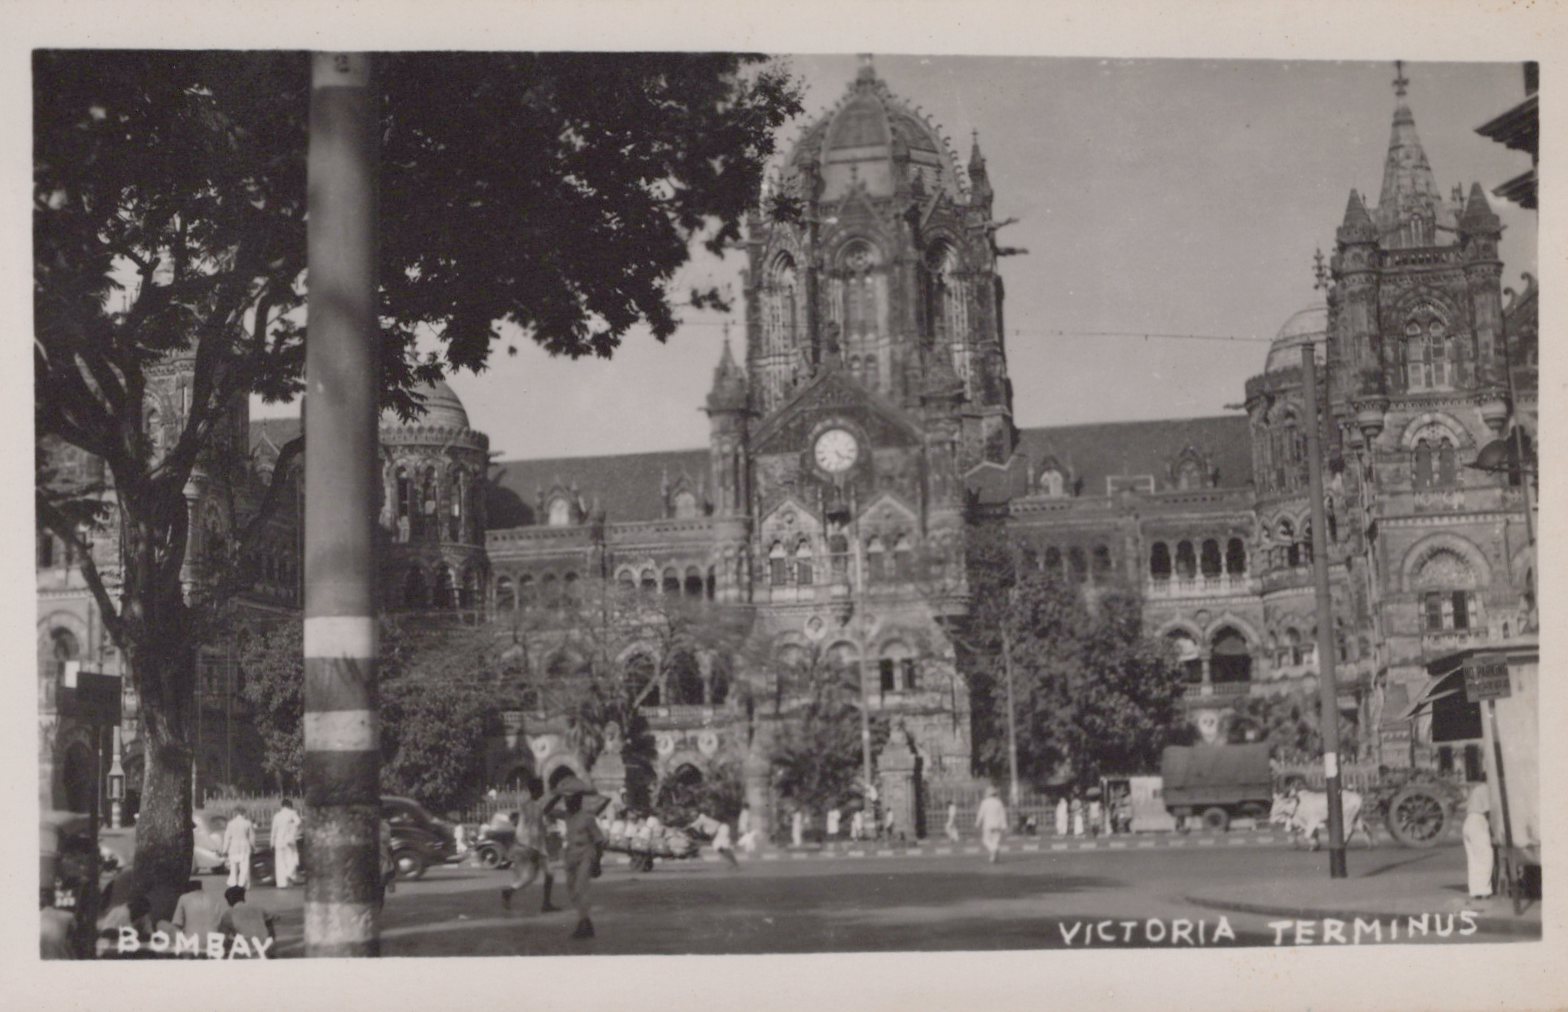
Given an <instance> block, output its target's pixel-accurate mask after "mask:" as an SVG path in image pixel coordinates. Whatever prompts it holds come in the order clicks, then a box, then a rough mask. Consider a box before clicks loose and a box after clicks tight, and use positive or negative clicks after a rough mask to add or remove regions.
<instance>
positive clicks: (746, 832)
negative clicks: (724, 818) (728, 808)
mask: <svg viewBox="0 0 1568 1012" xmlns="http://www.w3.org/2000/svg"><path fill="white" fill-rule="evenodd" d="M735 830H736V832H737V833H738V834H739V835H738V836H737V838H736V840H735V842H736V844H737V845H739V847H740V849H741V850H744V851H745V852H746V853H747V854H755V853H756V852H757V830H756V828H755V827H754V826H752V824H751V805H749V804H747V803H746V802H744V801H742V802H741V803H740V816H739V817H738V818H737V819H736V823H735Z"/></svg>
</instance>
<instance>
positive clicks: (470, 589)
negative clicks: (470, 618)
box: [458, 569, 480, 608]
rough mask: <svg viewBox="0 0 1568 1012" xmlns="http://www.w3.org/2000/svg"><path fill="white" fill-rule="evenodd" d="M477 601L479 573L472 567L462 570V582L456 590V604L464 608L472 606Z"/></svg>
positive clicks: (474, 605) (476, 604)
mask: <svg viewBox="0 0 1568 1012" xmlns="http://www.w3.org/2000/svg"><path fill="white" fill-rule="evenodd" d="M479 603H480V602H479V574H478V573H477V572H475V571H474V570H472V569H467V570H464V572H463V583H462V586H461V587H460V588H459V590H458V604H459V605H461V606H462V607H464V608H474V607H478V605H479Z"/></svg>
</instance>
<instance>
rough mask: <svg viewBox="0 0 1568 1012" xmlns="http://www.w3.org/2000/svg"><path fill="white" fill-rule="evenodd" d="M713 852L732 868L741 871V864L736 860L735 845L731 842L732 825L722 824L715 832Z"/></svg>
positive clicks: (719, 824)
mask: <svg viewBox="0 0 1568 1012" xmlns="http://www.w3.org/2000/svg"><path fill="white" fill-rule="evenodd" d="M713 852H714V853H715V854H717V855H719V856H720V857H722V858H723V859H724V860H726V861H728V862H729V864H730V867H731V868H734V869H737V870H738V869H739V868H740V862H739V861H737V860H735V845H734V844H733V843H731V842H730V824H729V823H728V822H720V823H718V825H717V826H716V827H715V828H714V830H713Z"/></svg>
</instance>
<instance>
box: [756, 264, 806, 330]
mask: <svg viewBox="0 0 1568 1012" xmlns="http://www.w3.org/2000/svg"><path fill="white" fill-rule="evenodd" d="M767 280H768V285H767V289H766V291H765V292H764V294H763V299H762V309H763V319H762V331H763V337H762V341H763V349H764V351H765V352H779V351H784V350H786V349H788V348H790V347H793V346H794V344H795V338H796V333H797V331H796V326H797V317H798V306H799V302H798V299H799V282H798V281H797V279H796V273H795V261H794V260H793V259H791V257H790V255H789V254H788V253H780V254H779V255H778V256H776V257H774V258H773V263H772V265H771V266H770V267H769V268H768V275H767Z"/></svg>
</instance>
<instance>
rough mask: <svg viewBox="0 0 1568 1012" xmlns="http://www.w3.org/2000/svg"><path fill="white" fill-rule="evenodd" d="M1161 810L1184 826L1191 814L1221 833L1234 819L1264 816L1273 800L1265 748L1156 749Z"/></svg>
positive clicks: (1260, 818)
mask: <svg viewBox="0 0 1568 1012" xmlns="http://www.w3.org/2000/svg"><path fill="white" fill-rule="evenodd" d="M1160 777H1161V780H1162V781H1163V790H1164V796H1165V807H1166V810H1167V811H1169V812H1170V813H1171V815H1173V816H1175V817H1176V819H1177V821H1178V823H1179V824H1180V825H1181V826H1182V827H1183V828H1184V829H1185V828H1188V827H1189V826H1190V825H1191V822H1190V820H1191V819H1192V817H1193V816H1194V815H1196V816H1198V818H1199V819H1201V820H1202V823H1203V826H1204V828H1205V829H1209V830H1213V831H1215V832H1224V831H1225V830H1227V829H1229V828H1230V824H1231V820H1232V819H1235V818H1238V817H1240V818H1250V819H1254V820H1259V821H1261V820H1263V819H1267V818H1268V815H1269V808H1270V806H1271V805H1272V803H1273V801H1274V776H1273V770H1272V768H1271V767H1270V766H1269V747H1268V745H1266V744H1252V745H1172V746H1170V747H1168V748H1166V749H1165V751H1164V752H1163V753H1161V754H1160Z"/></svg>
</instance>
